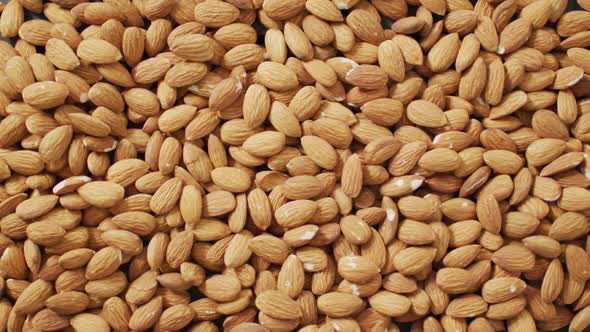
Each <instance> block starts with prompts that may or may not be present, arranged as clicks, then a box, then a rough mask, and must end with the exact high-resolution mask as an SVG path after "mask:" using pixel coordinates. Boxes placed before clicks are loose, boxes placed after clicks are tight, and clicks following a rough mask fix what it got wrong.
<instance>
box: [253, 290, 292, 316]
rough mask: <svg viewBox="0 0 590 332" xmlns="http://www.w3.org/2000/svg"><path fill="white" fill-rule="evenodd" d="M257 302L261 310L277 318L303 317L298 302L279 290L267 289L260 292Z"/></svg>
mask: <svg viewBox="0 0 590 332" xmlns="http://www.w3.org/2000/svg"><path fill="white" fill-rule="evenodd" d="M255 304H256V307H257V308H258V309H259V310H260V311H261V312H263V313H265V314H267V315H269V316H271V317H274V318H277V319H296V318H299V317H301V309H300V308H299V306H298V305H297V303H296V302H295V301H293V300H291V298H289V297H288V296H287V295H284V294H283V293H281V292H279V291H275V290H267V291H265V292H263V293H261V294H259V295H258V297H257V298H256V302H255Z"/></svg>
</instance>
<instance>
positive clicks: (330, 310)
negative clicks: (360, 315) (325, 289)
mask: <svg viewBox="0 0 590 332" xmlns="http://www.w3.org/2000/svg"><path fill="white" fill-rule="evenodd" d="M317 301H318V304H317V305H318V309H319V310H320V311H321V312H323V313H325V314H326V315H328V316H330V317H336V318H337V317H348V316H351V315H353V314H355V313H357V312H359V311H360V310H361V309H362V308H363V305H364V303H363V301H362V300H361V299H360V298H359V297H357V296H355V295H352V294H347V293H339V292H332V293H328V294H324V295H322V296H320V297H319V298H318V300H317Z"/></svg>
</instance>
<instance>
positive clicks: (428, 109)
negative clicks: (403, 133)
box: [406, 100, 447, 128]
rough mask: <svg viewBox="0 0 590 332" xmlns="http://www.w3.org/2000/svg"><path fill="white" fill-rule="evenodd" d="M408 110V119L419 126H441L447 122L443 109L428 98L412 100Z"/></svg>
mask: <svg viewBox="0 0 590 332" xmlns="http://www.w3.org/2000/svg"><path fill="white" fill-rule="evenodd" d="M406 112H407V115H408V119H409V120H410V121H412V122H413V123H415V124H417V125H419V126H424V127H429V128H439V127H443V126H444V125H446V124H447V118H446V117H445V115H444V113H443V112H442V110H441V109H440V108H439V107H438V106H436V105H435V104H433V103H431V102H428V101H426V100H415V101H413V102H411V103H410V104H409V105H408V107H407V110H406Z"/></svg>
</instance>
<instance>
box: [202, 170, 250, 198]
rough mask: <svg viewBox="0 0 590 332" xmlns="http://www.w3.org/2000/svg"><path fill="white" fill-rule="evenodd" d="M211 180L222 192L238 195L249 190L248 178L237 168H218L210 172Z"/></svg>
mask: <svg viewBox="0 0 590 332" xmlns="http://www.w3.org/2000/svg"><path fill="white" fill-rule="evenodd" d="M211 180H212V181H213V182H214V183H215V184H216V185H218V186H219V187H221V188H222V189H224V190H227V191H231V192H235V193H239V192H244V191H246V190H248V189H249V188H250V183H251V180H250V177H249V176H248V174H247V173H246V172H244V171H242V170H240V169H239V168H235V167H219V168H216V169H214V170H213V171H212V172H211Z"/></svg>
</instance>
